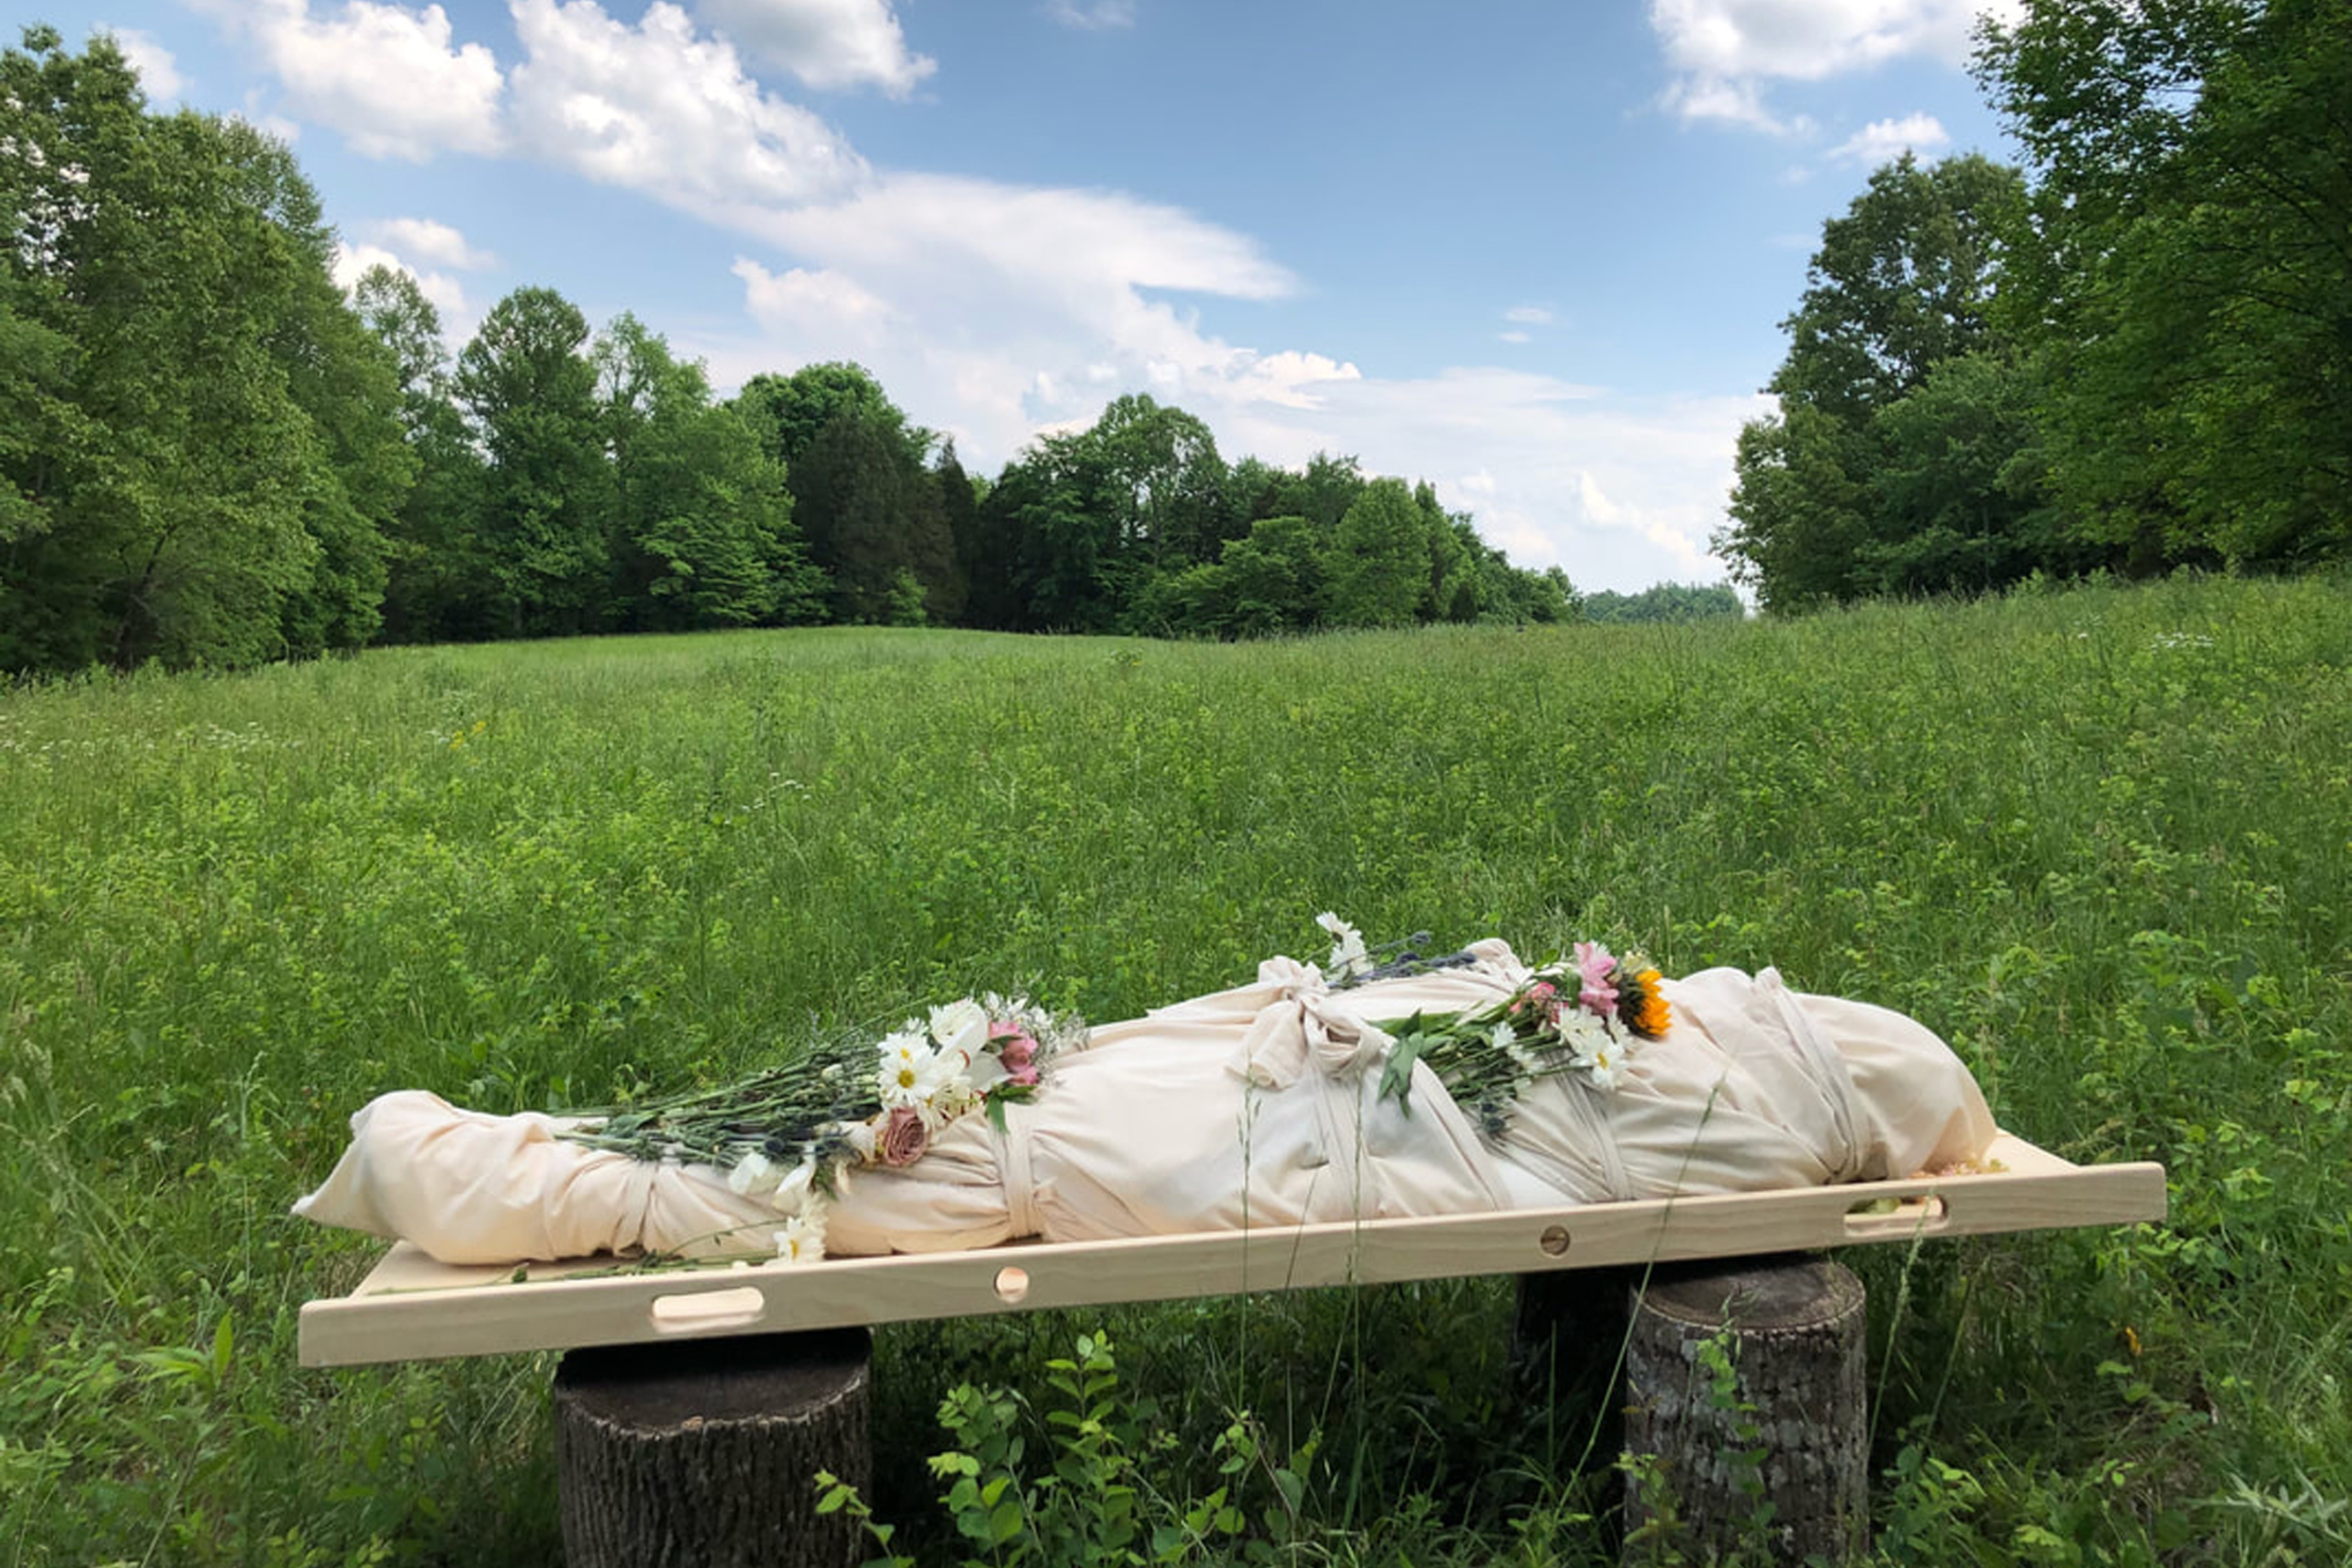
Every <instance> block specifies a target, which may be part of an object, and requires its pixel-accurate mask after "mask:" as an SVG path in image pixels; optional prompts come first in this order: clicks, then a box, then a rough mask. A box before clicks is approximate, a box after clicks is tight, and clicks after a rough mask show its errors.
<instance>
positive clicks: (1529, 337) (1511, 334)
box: [1495, 327, 1535, 343]
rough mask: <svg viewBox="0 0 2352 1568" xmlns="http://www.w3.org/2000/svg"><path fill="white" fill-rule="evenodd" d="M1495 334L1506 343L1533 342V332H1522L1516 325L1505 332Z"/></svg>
mask: <svg viewBox="0 0 2352 1568" xmlns="http://www.w3.org/2000/svg"><path fill="white" fill-rule="evenodd" d="M1495 336H1496V337H1497V338H1500V339H1501V340H1502V341H1503V342H1506V343H1531V342H1535V334H1534V333H1532V332H1523V331H1521V330H1518V328H1517V327H1514V328H1512V329H1511V330H1509V331H1507V332H1497V333H1495Z"/></svg>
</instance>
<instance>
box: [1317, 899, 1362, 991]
mask: <svg viewBox="0 0 2352 1568" xmlns="http://www.w3.org/2000/svg"><path fill="white" fill-rule="evenodd" d="M1315 924H1317V925H1319V926H1321V927H1323V929H1324V930H1326V931H1327V932H1329V933H1330V934H1331V936H1332V943H1331V965H1330V968H1331V974H1332V978H1333V979H1335V980H1348V979H1350V978H1351V977H1353V976H1356V975H1361V974H1370V973H1371V972H1372V955H1371V954H1369V953H1367V952H1366V951H1365V950H1364V934H1363V933H1362V932H1361V931H1359V930H1357V929H1356V928H1355V927H1354V926H1352V925H1350V924H1348V923H1347V922H1346V921H1344V920H1342V919H1340V918H1339V917H1338V915H1337V914H1334V913H1332V912H1331V911H1329V910H1325V911H1324V912H1323V913H1321V914H1318V915H1316V917H1315Z"/></svg>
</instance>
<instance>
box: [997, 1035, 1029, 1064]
mask: <svg viewBox="0 0 2352 1568" xmlns="http://www.w3.org/2000/svg"><path fill="white" fill-rule="evenodd" d="M997 1038H998V1039H999V1040H1002V1042H1003V1044H1002V1045H1001V1046H999V1047H997V1050H996V1059H997V1060H999V1061H1001V1062H1002V1063H1003V1064H1004V1066H1005V1069H1006V1070H1008V1071H1014V1072H1017V1071H1019V1070H1021V1069H1023V1068H1025V1067H1027V1066H1028V1065H1029V1064H1030V1063H1031V1062H1033V1061H1035V1060H1036V1059H1037V1042H1036V1041H1035V1040H1033V1039H1031V1038H1030V1037H1029V1036H1026V1035H1025V1034H1022V1033H1020V1032H1019V1031H1018V1030H1016V1031H1014V1033H1012V1034H1009V1035H999V1036H997Z"/></svg>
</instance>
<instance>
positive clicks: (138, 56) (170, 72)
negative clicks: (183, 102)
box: [92, 24, 188, 106]
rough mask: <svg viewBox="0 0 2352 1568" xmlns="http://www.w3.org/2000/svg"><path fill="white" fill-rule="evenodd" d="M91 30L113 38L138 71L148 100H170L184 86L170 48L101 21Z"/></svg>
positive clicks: (138, 33)
mask: <svg viewBox="0 0 2352 1568" xmlns="http://www.w3.org/2000/svg"><path fill="white" fill-rule="evenodd" d="M92 31H93V32H95V33H104V34H106V35H107V36H108V37H110V38H112V39H114V40H115V47H116V48H117V49H118V50H122V57H123V58H124V59H125V60H128V61H129V62H130V64H131V69H132V70H134V71H136V72H138V73H139V85H140V88H141V89H143V90H144V91H145V92H146V94H147V101H148V102H149V103H151V104H155V105H159V106H160V105H164V104H170V103H174V102H176V101H177V100H178V99H179V96H180V95H181V93H182V92H183V91H185V88H186V87H187V84H188V79H187V78H186V77H185V76H183V75H181V74H180V67H179V62H176V61H174V59H173V58H172V51H171V50H168V49H165V48H164V47H163V46H162V44H160V43H157V42H156V41H155V40H154V39H151V38H150V37H148V36H147V35H146V34H145V33H143V32H140V30H139V29H138V28H118V27H112V26H108V25H105V24H101V25H100V26H98V27H97V28H93V29H92Z"/></svg>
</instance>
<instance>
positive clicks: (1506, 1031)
mask: <svg viewBox="0 0 2352 1568" xmlns="http://www.w3.org/2000/svg"><path fill="white" fill-rule="evenodd" d="M1494 1046H1495V1049H1496V1050H1498V1051H1501V1052H1502V1053H1503V1054H1504V1055H1505V1056H1506V1057H1508V1058H1511V1065H1512V1066H1513V1067H1515V1068H1517V1069H1518V1070H1519V1074H1520V1076H1522V1077H1527V1078H1532V1077H1533V1076H1535V1074H1536V1073H1537V1071H1538V1070H1540V1069H1541V1068H1542V1066H1543V1062H1542V1059H1541V1058H1540V1057H1538V1056H1537V1055H1536V1052H1535V1047H1532V1046H1530V1045H1529V1044H1528V1042H1527V1041H1525V1040H1522V1039H1521V1038H1519V1032H1518V1030H1517V1029H1514V1028H1512V1027H1511V1024H1510V1020H1508V1019H1497V1020H1496V1021H1495V1034H1494Z"/></svg>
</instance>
